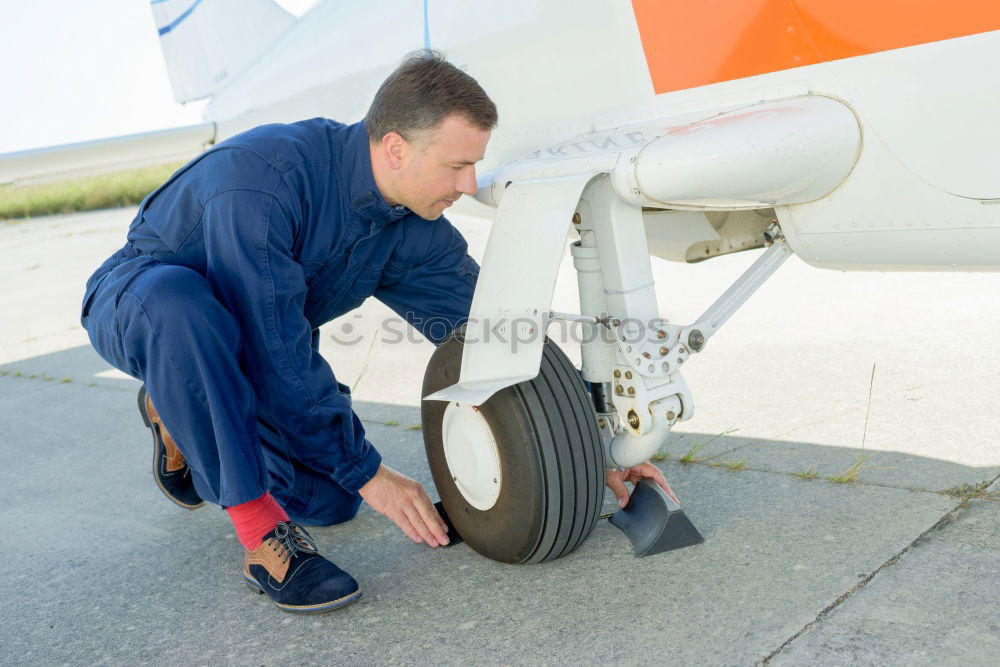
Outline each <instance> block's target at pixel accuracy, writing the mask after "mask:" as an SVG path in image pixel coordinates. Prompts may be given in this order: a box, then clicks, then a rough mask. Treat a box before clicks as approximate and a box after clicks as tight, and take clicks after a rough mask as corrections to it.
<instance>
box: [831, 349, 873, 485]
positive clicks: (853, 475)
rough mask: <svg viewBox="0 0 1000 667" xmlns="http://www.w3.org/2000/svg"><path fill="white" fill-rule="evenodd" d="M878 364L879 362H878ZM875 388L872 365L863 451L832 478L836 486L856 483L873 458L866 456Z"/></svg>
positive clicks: (862, 440)
mask: <svg viewBox="0 0 1000 667" xmlns="http://www.w3.org/2000/svg"><path fill="white" fill-rule="evenodd" d="M876 363H878V362H876ZM874 387H875V364H872V375H871V378H870V379H869V380H868V405H867V407H866V408H865V429H864V431H863V432H862V434H861V451H859V452H858V458H857V459H856V460H855V461H854V464H853V465H851V466H849V467H847V468H844V469H843V470H841V471H840V473H839V474H837V475H834V476H833V477H831V478H830V481H831V482H834V483H836V484H853V483H856V482H857V481H858V480H859V479H860V477H859V475H860V474H861V470H862V468H864V467H865V463H866V462H867V461H868V460H869V459H870V458H871V457H872V456H873V455H872V454H869V455H868V456H865V441H866V440H867V438H868V417H869V415H871V412H872V389H874Z"/></svg>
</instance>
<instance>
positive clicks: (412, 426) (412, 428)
mask: <svg viewBox="0 0 1000 667" xmlns="http://www.w3.org/2000/svg"><path fill="white" fill-rule="evenodd" d="M422 428H423V425H422V424H410V425H409V426H407V427H406V430H407V431H419V430H420V429H422Z"/></svg>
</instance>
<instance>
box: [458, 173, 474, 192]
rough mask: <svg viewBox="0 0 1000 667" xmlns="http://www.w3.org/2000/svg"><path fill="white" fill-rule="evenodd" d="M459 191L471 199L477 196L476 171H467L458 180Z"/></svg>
mask: <svg viewBox="0 0 1000 667" xmlns="http://www.w3.org/2000/svg"><path fill="white" fill-rule="evenodd" d="M458 191H459V192H461V193H462V194H465V195H469V196H470V197H471V196H472V195H474V194H476V170H475V169H466V170H465V171H464V172H463V174H462V177H461V178H459V179H458Z"/></svg>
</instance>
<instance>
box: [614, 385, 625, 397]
mask: <svg viewBox="0 0 1000 667" xmlns="http://www.w3.org/2000/svg"><path fill="white" fill-rule="evenodd" d="M615 393H616V394H618V395H619V396H623V395H624V394H625V390H624V389H622V386H621V385H618V386H616V387H615Z"/></svg>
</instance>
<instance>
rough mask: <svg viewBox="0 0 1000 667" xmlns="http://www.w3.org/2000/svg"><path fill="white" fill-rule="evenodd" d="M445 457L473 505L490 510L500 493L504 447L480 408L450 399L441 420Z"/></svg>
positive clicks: (463, 491)
mask: <svg viewBox="0 0 1000 667" xmlns="http://www.w3.org/2000/svg"><path fill="white" fill-rule="evenodd" d="M441 438H442V440H443V441H444V458H445V460H446V461H447V462H448V470H449V471H450V474H451V478H452V480H454V482H455V486H457V487H458V490H459V491H460V492H461V493H462V496H463V497H464V498H465V499H466V500H467V501H468V503H469V504H470V505H472V506H473V507H475V508H476V509H477V510H481V511H486V510H488V509H490V508H491V507H493V506H494V505H495V504H496V502H497V498H499V497H500V487H501V485H502V484H503V479H502V478H501V477H500V450H499V449H498V448H497V443H496V440H494V438H493V431H491V430H490V426H489V424H487V423H486V420H485V419H483V416H482V414H480V412H479V410H477V409H476V408H474V407H472V406H471V405H463V404H462V403H449V404H448V407H447V408H445V410H444V420H443V421H442V423H441Z"/></svg>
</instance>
